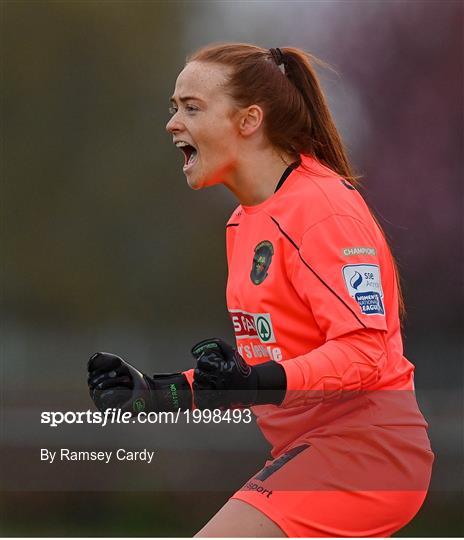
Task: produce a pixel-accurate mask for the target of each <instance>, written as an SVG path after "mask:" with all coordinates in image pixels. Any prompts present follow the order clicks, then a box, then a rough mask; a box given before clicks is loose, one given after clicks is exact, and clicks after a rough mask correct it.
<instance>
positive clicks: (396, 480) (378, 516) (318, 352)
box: [89, 43, 433, 537]
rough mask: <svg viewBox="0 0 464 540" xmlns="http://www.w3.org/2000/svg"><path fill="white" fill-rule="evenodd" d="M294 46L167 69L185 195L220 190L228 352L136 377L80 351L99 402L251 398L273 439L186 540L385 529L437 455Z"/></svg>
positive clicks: (324, 121) (395, 298) (361, 221)
mask: <svg viewBox="0 0 464 540" xmlns="http://www.w3.org/2000/svg"><path fill="white" fill-rule="evenodd" d="M315 63H316V59H315V58H314V57H312V56H311V55H308V54H306V53H304V52H303V51H301V50H299V49H295V48H283V49H269V50H268V49H263V48H260V47H257V46H254V45H247V44H234V43H231V44H220V45H217V44H216V45H211V46H207V47H205V48H203V49H200V50H199V51H197V52H195V53H194V54H193V55H192V56H191V57H190V58H189V59H188V60H187V63H186V66H185V67H184V69H183V70H182V72H181V73H180V75H179V77H178V78H177V82H176V87H175V92H174V95H173V96H172V98H171V114H172V117H171V119H170V120H169V122H168V124H167V126H166V128H167V131H168V132H169V133H170V134H171V135H172V138H173V143H174V144H175V145H176V146H177V147H178V148H179V149H180V150H181V151H182V153H183V155H184V165H183V172H184V174H185V176H186V179H187V183H188V185H189V186H190V187H191V188H192V189H202V188H205V187H210V186H213V185H217V184H223V185H224V186H225V187H227V188H228V189H229V190H230V191H231V192H232V193H233V194H234V195H235V196H236V198H237V199H238V201H239V203H240V204H239V206H238V207H237V208H236V210H235V211H234V212H233V214H232V216H231V217H230V219H229V221H228V223H227V226H226V244H227V262H228V269H229V274H228V281H227V307H228V310H229V313H230V316H231V319H232V323H233V327H234V332H235V341H236V344H235V345H236V348H235V347H232V346H231V345H229V344H227V343H225V342H224V341H222V340H220V339H208V340H205V341H202V342H200V343H198V344H197V345H195V346H194V347H193V349H192V353H193V357H194V366H195V367H194V369H191V370H189V371H186V372H183V373H170V374H160V375H153V376H151V375H146V374H143V373H141V372H140V371H138V370H137V369H136V368H135V367H134V366H132V365H131V364H129V363H127V362H126V361H125V360H123V359H121V358H119V357H118V356H115V355H112V354H109V353H97V354H96V355H94V356H93V357H92V358H91V359H90V361H89V386H90V392H91V396H92V398H93V400H94V402H95V404H96V405H97V407H98V408H100V409H102V410H103V409H105V408H108V407H119V408H122V409H123V410H125V411H130V412H131V413H132V414H136V413H137V412H140V411H142V410H143V411H151V410H153V411H162V410H166V411H173V410H178V409H190V408H193V407H197V408H200V409H215V408H220V409H227V408H235V407H251V408H252V411H253V412H254V414H255V415H256V418H257V422H258V425H259V427H260V429H261V430H262V432H263V434H264V436H265V437H266V439H267V440H268V441H269V442H270V443H271V445H272V452H271V454H272V459H269V460H268V461H267V462H266V463H264V464H263V468H262V469H261V470H260V471H258V472H257V473H256V475H255V476H254V477H253V478H251V479H250V480H249V481H248V482H246V484H245V485H244V486H242V488H240V489H239V490H238V491H237V492H236V493H235V494H233V496H232V497H231V498H230V499H229V501H227V503H226V504H225V505H224V506H223V508H222V509H221V510H220V511H219V512H218V513H217V514H216V515H214V516H213V517H212V518H211V520H210V521H209V522H208V523H207V524H206V525H205V526H204V527H203V528H202V529H201V531H199V532H198V534H197V536H203V537H225V536H232V537H237V536H251V537H278V536H281V537H282V536H288V537H333V536H337V537H342V536H354V537H366V536H391V535H392V534H393V533H395V532H396V531H398V530H399V529H400V528H402V527H403V526H404V525H406V524H407V523H408V522H409V521H410V520H411V519H412V518H413V517H414V515H415V514H416V513H417V511H418V510H419V508H420V507H421V505H422V503H423V501H424V499H425V496H426V493H427V489H428V485H429V480H430V474H431V466H432V462H433V454H432V452H431V449H430V444H429V440H428V436H427V431H426V428H427V423H426V421H425V420H424V418H423V416H422V414H421V412H420V411H419V409H418V406H417V402H416V398H415V393H414V366H413V365H412V364H411V363H410V362H409V361H408V360H407V359H406V358H405V357H404V355H403V344H402V337H401V325H400V313H401V311H402V310H403V307H402V297H401V291H400V286H399V280H398V276H397V271H396V266H395V262H394V260H393V257H392V255H391V252H390V249H389V246H388V244H387V241H386V239H385V237H384V234H383V232H382V230H381V229H380V227H379V225H378V224H377V222H376V220H375V219H374V218H373V216H372V214H371V212H370V210H369V208H368V206H367V205H366V203H365V201H364V200H363V198H362V197H361V195H360V193H359V191H358V189H357V188H358V187H359V186H358V182H357V179H356V177H355V176H354V174H353V172H352V170H351V167H350V164H349V161H348V158H347V155H346V152H345V149H344V146H343V144H342V142H341V139H340V136H339V134H338V132H337V129H336V126H335V124H334V122H333V120H332V117H331V114H330V111H329V109H328V106H327V102H326V98H325V96H324V94H323V92H322V90H321V87H320V84H319V81H318V78H317V75H316V72H315V69H314V64H315Z"/></svg>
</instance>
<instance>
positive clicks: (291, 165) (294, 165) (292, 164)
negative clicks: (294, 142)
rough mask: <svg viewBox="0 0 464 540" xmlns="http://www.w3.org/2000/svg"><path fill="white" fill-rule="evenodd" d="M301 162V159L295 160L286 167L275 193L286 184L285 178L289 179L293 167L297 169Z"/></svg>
mask: <svg viewBox="0 0 464 540" xmlns="http://www.w3.org/2000/svg"><path fill="white" fill-rule="evenodd" d="M300 163H301V161H300V160H298V161H295V162H293V163H291V164H290V165H289V166H288V167H287V168H286V169H285V171H284V173H283V174H282V176H281V177H280V180H279V182H278V183H277V186H276V188H275V190H274V193H277V192H278V191H279V189H280V188H281V187H282V186H283V185H284V182H285V180H287V178H288V177H289V176H290V173H291V172H292V171H293V169H296V168H297V167H298V166H299V165H300Z"/></svg>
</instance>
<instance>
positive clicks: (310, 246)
mask: <svg viewBox="0 0 464 540" xmlns="http://www.w3.org/2000/svg"><path fill="white" fill-rule="evenodd" d="M379 238H380V240H379ZM384 246H385V244H384V242H383V238H381V237H379V231H378V230H376V229H375V226H373V229H372V230H369V229H368V228H366V226H365V225H364V224H363V223H361V222H359V221H358V220H356V219H353V218H352V217H349V216H340V215H333V216H331V217H330V218H328V219H326V220H324V221H323V222H320V223H318V224H316V225H315V226H313V227H311V228H310V229H309V230H308V231H307V232H306V233H305V235H304V236H303V239H302V243H301V245H300V246H299V248H298V250H297V251H296V253H295V255H294V258H293V261H292V266H291V271H290V279H291V282H292V285H293V287H294V288H295V290H296V292H297V294H298V295H299V296H300V298H301V299H302V300H303V302H304V303H305V304H306V305H307V306H308V308H309V309H310V310H311V312H312V314H313V316H314V318H315V320H316V322H317V324H318V326H319V329H320V331H321V335H322V336H324V337H325V342H323V343H322V344H321V345H320V346H319V347H317V348H315V349H313V350H311V351H308V353H305V354H302V355H300V356H298V357H295V358H291V359H289V360H287V361H284V362H282V366H283V367H284V369H285V374H286V377H287V394H286V397H285V399H284V401H283V403H282V406H283V407H291V406H295V405H299V404H304V403H314V402H320V401H325V400H328V399H338V398H342V397H347V396H349V395H353V394H356V393H358V392H361V391H363V390H365V389H368V388H370V387H372V385H374V384H375V383H376V382H377V381H378V380H379V378H380V375H381V373H382V370H383V368H384V367H385V363H386V361H387V343H386V340H387V321H386V313H385V308H384V288H385V287H384V284H383V283H382V277H383V273H384V272H386V273H387V275H390V274H391V269H390V268H386V266H387V262H386V258H385V250H384ZM388 287H390V283H388Z"/></svg>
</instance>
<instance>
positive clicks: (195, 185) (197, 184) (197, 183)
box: [187, 176, 205, 190]
mask: <svg viewBox="0 0 464 540" xmlns="http://www.w3.org/2000/svg"><path fill="white" fill-rule="evenodd" d="M187 184H188V186H189V188H190V189H194V190H198V189H202V188H204V187H205V184H204V182H203V181H202V180H201V179H200V178H195V177H193V178H192V177H190V178H189V177H188V176H187Z"/></svg>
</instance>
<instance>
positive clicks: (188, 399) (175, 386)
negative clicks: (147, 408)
mask: <svg viewBox="0 0 464 540" xmlns="http://www.w3.org/2000/svg"><path fill="white" fill-rule="evenodd" d="M146 379H147V382H148V385H149V386H150V389H151V390H152V394H153V395H154V402H155V403H154V408H155V409H156V411H177V410H178V409H181V410H190V409H192V389H191V387H190V384H189V382H188V380H187V377H186V376H185V375H184V374H183V373H163V374H155V375H153V377H147V376H146Z"/></svg>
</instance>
